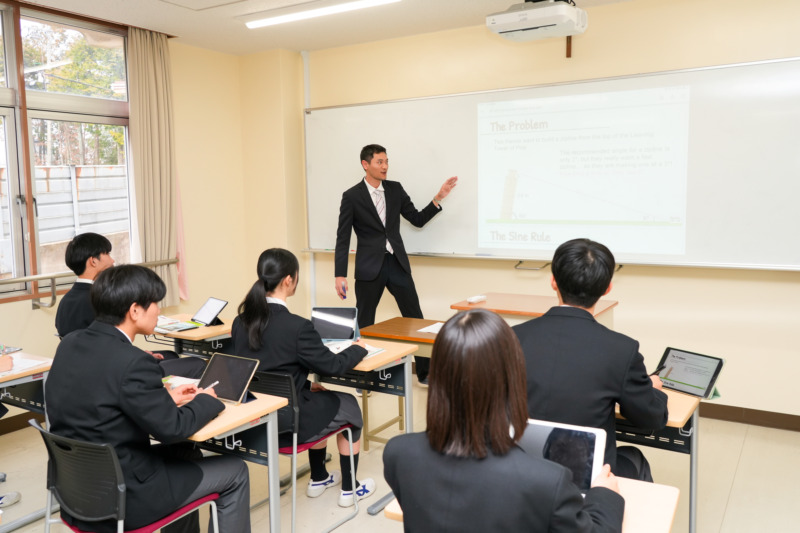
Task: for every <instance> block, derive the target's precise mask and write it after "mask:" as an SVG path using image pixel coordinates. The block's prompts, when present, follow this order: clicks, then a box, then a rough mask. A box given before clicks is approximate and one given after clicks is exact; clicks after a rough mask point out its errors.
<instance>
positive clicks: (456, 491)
mask: <svg viewBox="0 0 800 533" xmlns="http://www.w3.org/2000/svg"><path fill="white" fill-rule="evenodd" d="M525 383H526V381H525V363H524V360H523V357H522V351H521V350H520V346H519V342H518V341H517V338H516V336H515V335H514V334H513V332H512V331H511V329H510V328H509V326H508V325H507V324H506V323H505V322H504V321H503V319H501V318H500V317H499V316H498V315H496V314H495V313H492V312H490V311H486V310H482V309H477V310H472V311H466V312H463V313H459V314H457V315H455V316H454V317H452V318H451V319H450V320H448V321H447V323H446V324H445V325H444V327H442V329H441V331H440V332H439V334H438V335H437V337H436V342H435V343H434V345H433V353H432V355H431V368H430V384H429V387H430V388H429V390H428V407H427V431H426V432H423V433H411V434H405V435H400V436H397V437H394V438H393V439H391V440H390V441H389V442H388V443H387V444H386V449H385V451H384V454H383V462H384V476H385V477H386V481H387V482H388V483H389V485H390V486H391V488H392V491H393V492H394V494H395V496H396V497H397V500H398V502H399V503H400V506H401V508H402V509H403V526H404V529H405V531H406V532H414V533H416V532H436V533H448V532H453V533H455V532H458V533H462V532H472V531H474V532H486V531H549V532H553V533H555V532H567V531H569V532H600V531H602V532H610V531H620V530H621V529H622V515H623V511H624V506H625V501H624V500H623V499H622V497H621V496H620V495H619V493H618V492H619V491H618V488H617V481H616V478H615V477H614V475H613V474H611V472H610V467H609V466H608V465H605V466H604V467H603V470H602V473H601V474H600V475H598V477H597V478H596V479H595V480H594V482H593V484H592V488H591V489H590V490H589V491H588V493H587V494H586V498H585V499H584V498H583V497H582V496H581V493H580V491H579V490H578V487H576V486H575V485H574V484H573V483H572V473H571V472H570V471H569V470H567V469H566V468H564V467H563V466H561V465H559V464H556V463H553V462H551V461H548V460H546V459H543V458H542V457H536V456H533V455H529V454H527V453H525V452H524V451H523V450H522V449H521V448H519V447H518V446H517V443H518V442H519V440H520V438H522V435H523V433H524V431H525V429H526V427H527V412H528V405H527V402H526V397H525Z"/></svg>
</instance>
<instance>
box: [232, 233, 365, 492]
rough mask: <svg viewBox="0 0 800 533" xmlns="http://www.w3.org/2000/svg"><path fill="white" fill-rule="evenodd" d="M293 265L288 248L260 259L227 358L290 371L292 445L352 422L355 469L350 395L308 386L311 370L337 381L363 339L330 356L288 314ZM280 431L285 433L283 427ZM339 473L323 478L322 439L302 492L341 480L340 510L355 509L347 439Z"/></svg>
mask: <svg viewBox="0 0 800 533" xmlns="http://www.w3.org/2000/svg"><path fill="white" fill-rule="evenodd" d="M298 270H299V264H298V262H297V258H296V257H295V256H294V254H292V252H290V251H288V250H284V249H282V248H271V249H269V250H266V251H264V252H263V253H262V254H261V256H260V257H259V258H258V267H257V271H258V280H257V281H256V282H255V283H254V284H253V287H252V288H251V289H250V292H248V294H247V296H246V297H245V299H244V301H243V302H242V303H241V304H240V305H239V316H237V317H236V319H235V320H234V321H233V326H232V329H231V337H232V340H233V353H234V354H236V355H241V356H243V357H251V358H253V359H258V360H259V361H261V364H260V365H259V367H258V369H259V370H260V371H269V372H280V373H284V374H289V375H291V376H292V379H293V380H294V385H295V388H296V390H297V401H298V405H299V408H300V429H299V432H298V435H297V441H298V443H306V442H313V441H315V440H318V439H320V438H322V437H324V436H325V435H327V434H329V433H331V432H332V431H334V430H335V429H338V428H339V427H341V426H343V425H345V424H352V425H353V430H352V431H353V460H354V463H355V467H356V469H358V454H359V450H360V449H361V446H360V441H359V439H360V437H361V428H362V427H363V425H364V423H363V420H362V418H361V409H360V408H359V406H358V402H357V401H356V399H355V397H354V396H353V395H352V394H347V393H343V392H333V391H328V390H326V389H324V388H323V387H322V386H321V385H319V384H314V383H311V382H309V381H308V374H309V372H316V373H318V374H322V375H327V376H341V375H343V374H344V373H345V372H347V371H348V370H350V369H351V368H353V367H354V366H356V365H357V364H358V363H359V362H360V361H361V360H362V359H363V358H364V356H365V355H367V350H366V349H365V348H364V344H363V342H361V341H358V342H356V343H355V344H354V345H353V346H350V347H349V348H347V349H345V350H343V351H341V352H340V353H338V354H334V353H333V352H331V351H330V350H329V349H328V348H327V347H326V346H325V345H324V344H322V339H321V338H320V336H319V333H317V331H316V330H315V329H314V326H312V324H311V321H309V320H307V319H305V318H303V317H300V316H297V315H294V314H292V313H291V312H290V311H289V309H288V308H287V307H286V299H287V298H289V297H290V296H293V295H294V293H295V290H296V288H297V282H298ZM281 429H284V428H281ZM281 439H282V442H281V446H289V445H291V443H292V441H291V433H284V434H282V435H281ZM337 445H338V448H339V463H340V465H341V468H342V470H341V472H338V471H336V472H331V473H328V470H327V468H326V467H325V454H326V446H327V441H323V442H321V443H319V444H317V445H316V446H314V447H313V448H311V449H310V450H309V451H308V462H309V465H310V466H311V480H310V481H309V482H308V488H307V489H306V495H308V496H309V497H311V498H316V497H317V496H321V495H322V493H323V492H324V491H325V489H328V488H331V487H335V486H337V485H338V484H339V483H340V482H341V483H342V490H341V493H340V494H339V505H340V506H342V507H349V506H351V505H353V488H352V479H351V475H350V472H351V470H350V449H349V444H348V442H347V437H346V436H345V435H344V434H343V433H340V434H339V435H337ZM357 482H358V485H357V487H356V490H355V492H356V496H357V497H358V499H361V498H366V497H368V496H370V495H372V494H373V493H374V492H375V481H374V480H372V479H363V480H361V481H358V480H357Z"/></svg>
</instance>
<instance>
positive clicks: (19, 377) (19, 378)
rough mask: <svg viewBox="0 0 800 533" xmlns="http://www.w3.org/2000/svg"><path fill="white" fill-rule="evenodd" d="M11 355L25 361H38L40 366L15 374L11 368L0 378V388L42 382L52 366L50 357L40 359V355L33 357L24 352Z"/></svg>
mask: <svg viewBox="0 0 800 533" xmlns="http://www.w3.org/2000/svg"><path fill="white" fill-rule="evenodd" d="M12 355H14V356H17V357H19V356H20V355H21V356H22V357H24V358H25V359H29V360H32V361H39V362H40V364H38V365H36V366H34V367H30V368H26V369H25V370H19V371H16V372H15V371H14V369H13V368H12V369H11V371H10V372H9V373H8V374H6V375H5V376H0V386H3V387H11V386H13V385H21V384H23V383H29V382H31V381H39V380H42V379H44V378H45V377H46V375H47V372H49V371H50V367H51V366H52V364H53V359H52V358H50V357H42V356H41V355H34V354H32V353H28V352H25V351H22V352H15V353H13V354H12Z"/></svg>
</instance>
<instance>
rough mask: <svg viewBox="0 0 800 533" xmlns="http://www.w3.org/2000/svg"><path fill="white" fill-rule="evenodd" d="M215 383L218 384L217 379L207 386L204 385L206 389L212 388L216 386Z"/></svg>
mask: <svg viewBox="0 0 800 533" xmlns="http://www.w3.org/2000/svg"><path fill="white" fill-rule="evenodd" d="M217 385H219V380H217V381H215V382H214V383H212V384H211V385H209V386H208V387H206V390H208V389H213V388H214V387H216V386H217Z"/></svg>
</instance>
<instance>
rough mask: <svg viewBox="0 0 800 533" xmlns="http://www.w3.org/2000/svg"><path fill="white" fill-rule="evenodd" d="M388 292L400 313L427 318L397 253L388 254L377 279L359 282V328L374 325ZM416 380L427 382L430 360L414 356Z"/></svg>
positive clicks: (357, 282) (415, 289) (384, 258)
mask: <svg viewBox="0 0 800 533" xmlns="http://www.w3.org/2000/svg"><path fill="white" fill-rule="evenodd" d="M384 289H389V293H391V295H392V296H394V299H395V302H397V307H398V308H399V309H400V314H401V315H402V316H404V317H408V318H424V317H423V316H422V309H420V306H419V296H417V288H416V287H415V286H414V279H413V278H412V277H411V274H410V273H409V272H406V270H405V269H404V268H403V267H402V265H400V263H399V262H398V261H397V258H396V257H395V256H394V254H391V253H389V252H386V254H385V255H384V256H383V265H381V270H380V272H378V276H377V277H376V278H375V279H373V280H370V281H364V280H359V279H357V280H356V307H357V308H358V327H359V328H365V327H367V326H371V325H372V324H374V323H375V311H376V310H377V308H378V304H379V303H380V301H381V297H382V296H383V290H384ZM414 362H415V363H416V366H417V377H418V378H419V379H420V380H423V379H427V377H428V368H429V366H430V360H429V359H428V358H427V357H415V358H414Z"/></svg>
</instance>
